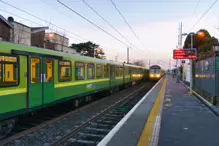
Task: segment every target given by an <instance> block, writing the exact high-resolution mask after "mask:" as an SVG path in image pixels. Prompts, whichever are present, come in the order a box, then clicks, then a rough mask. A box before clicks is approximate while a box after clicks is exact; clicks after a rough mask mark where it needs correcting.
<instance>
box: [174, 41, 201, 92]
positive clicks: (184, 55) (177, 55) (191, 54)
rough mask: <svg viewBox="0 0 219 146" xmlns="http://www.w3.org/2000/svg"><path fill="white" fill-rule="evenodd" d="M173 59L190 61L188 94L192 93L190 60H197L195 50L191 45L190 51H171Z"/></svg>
mask: <svg viewBox="0 0 219 146" xmlns="http://www.w3.org/2000/svg"><path fill="white" fill-rule="evenodd" d="M173 58H174V59H189V60H190V92H192V60H193V59H196V58H197V50H196V49H195V48H193V44H192V43H191V49H175V50H173Z"/></svg>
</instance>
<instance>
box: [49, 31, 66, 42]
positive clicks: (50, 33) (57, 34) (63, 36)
mask: <svg viewBox="0 0 219 146" xmlns="http://www.w3.org/2000/svg"><path fill="white" fill-rule="evenodd" d="M46 34H48V35H49V34H54V35H58V36H60V37H64V38H65V39H68V40H69V38H67V37H65V35H61V34H58V33H56V32H47V33H46Z"/></svg>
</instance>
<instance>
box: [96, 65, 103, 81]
mask: <svg viewBox="0 0 219 146" xmlns="http://www.w3.org/2000/svg"><path fill="white" fill-rule="evenodd" d="M96 72H97V75H96V77H97V78H102V77H103V67H102V65H101V64H97V71H96Z"/></svg>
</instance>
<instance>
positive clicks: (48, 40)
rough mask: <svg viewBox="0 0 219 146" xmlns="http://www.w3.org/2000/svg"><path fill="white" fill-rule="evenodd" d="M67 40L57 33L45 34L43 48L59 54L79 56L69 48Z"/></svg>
mask: <svg viewBox="0 0 219 146" xmlns="http://www.w3.org/2000/svg"><path fill="white" fill-rule="evenodd" d="M68 45H69V39H68V38H67V37H65V36H62V35H60V34H57V33H53V32H52V33H46V34H45V48H47V49H51V50H56V51H60V52H65V53H70V54H79V53H77V52H76V50H75V49H72V48H69V47H68Z"/></svg>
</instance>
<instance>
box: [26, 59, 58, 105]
mask: <svg viewBox="0 0 219 146" xmlns="http://www.w3.org/2000/svg"><path fill="white" fill-rule="evenodd" d="M28 60H29V62H28V68H29V69H28V71H29V74H28V78H29V80H28V81H29V82H28V87H29V88H28V107H29V108H32V107H36V106H43V104H45V103H49V102H51V101H52V100H53V99H52V98H53V97H54V96H53V95H54V78H53V75H54V73H53V71H54V60H53V59H49V58H45V57H38V56H29V59H28Z"/></svg>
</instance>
